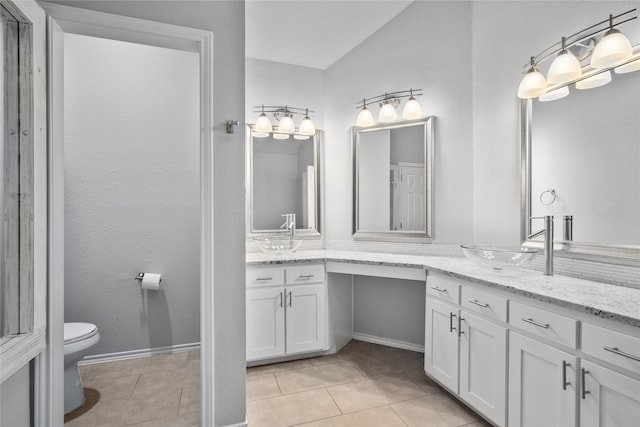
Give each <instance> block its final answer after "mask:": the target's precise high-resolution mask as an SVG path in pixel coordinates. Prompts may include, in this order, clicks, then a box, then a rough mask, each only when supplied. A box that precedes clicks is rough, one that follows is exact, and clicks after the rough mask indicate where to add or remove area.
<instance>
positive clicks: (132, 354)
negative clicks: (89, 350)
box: [78, 342, 240, 425]
mask: <svg viewBox="0 0 640 427" xmlns="http://www.w3.org/2000/svg"><path fill="white" fill-rule="evenodd" d="M198 349H200V343H199V342H194V343H189V344H177V345H170V346H166V347H155V348H144V349H140V350H130V351H121V352H118V353H106V354H94V355H92V356H87V357H85V358H84V359H82V360H81V361H80V362H78V365H91V364H93V363H102V362H113V361H114V360H124V359H135V358H139V357H148V356H156V355H158V354H167V353H181V352H183V351H192V350H198ZM239 425H240V424H239Z"/></svg>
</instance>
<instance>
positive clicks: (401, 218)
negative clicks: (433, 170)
mask: <svg viewBox="0 0 640 427" xmlns="http://www.w3.org/2000/svg"><path fill="white" fill-rule="evenodd" d="M391 171H392V174H391V175H392V177H393V181H392V183H391V206H392V212H391V229H392V230H402V231H423V230H425V229H426V212H425V206H426V202H425V193H426V182H425V171H424V165H422V164H417V163H416V164H411V163H400V164H398V165H391Z"/></svg>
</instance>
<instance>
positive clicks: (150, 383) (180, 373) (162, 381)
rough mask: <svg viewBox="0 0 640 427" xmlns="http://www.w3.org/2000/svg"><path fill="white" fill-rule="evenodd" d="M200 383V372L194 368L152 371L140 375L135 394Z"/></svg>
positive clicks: (195, 385) (180, 387) (192, 385)
mask: <svg viewBox="0 0 640 427" xmlns="http://www.w3.org/2000/svg"><path fill="white" fill-rule="evenodd" d="M199 385H200V372H199V371H195V370H193V369H188V368H182V369H171V370H162V371H150V372H145V373H143V374H141V375H140V380H139V381H138V383H137V384H136V387H135V389H134V390H133V394H149V393H157V392H159V391H168V390H174V389H178V390H179V389H182V387H197V386H199Z"/></svg>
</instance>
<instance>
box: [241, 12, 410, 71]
mask: <svg viewBox="0 0 640 427" xmlns="http://www.w3.org/2000/svg"><path fill="white" fill-rule="evenodd" d="M411 3H413V0H411V1H408V0H295V1H292V0H247V1H246V3H245V37H246V38H245V56H246V57H247V58H254V59H262V60H265V61H274V62H282V63H285V64H292V65H299V66H303V67H310V68H317V69H320V70H325V69H327V68H328V67H330V66H331V65H332V64H334V63H335V62H336V61H337V60H338V59H340V58H342V57H343V56H344V55H345V54H346V53H348V52H349V51H351V50H352V49H353V48H355V47H356V46H357V45H359V44H360V43H362V42H363V41H365V40H366V39H367V38H369V36H371V35H372V34H373V33H375V32H376V31H377V30H378V29H380V28H381V27H383V26H384V25H385V24H386V23H387V22H389V21H390V20H392V19H393V18H394V17H395V16H396V15H398V14H399V13H400V12H401V11H402V10H404V9H405V8H406V7H407V6H409V5H410V4H411Z"/></svg>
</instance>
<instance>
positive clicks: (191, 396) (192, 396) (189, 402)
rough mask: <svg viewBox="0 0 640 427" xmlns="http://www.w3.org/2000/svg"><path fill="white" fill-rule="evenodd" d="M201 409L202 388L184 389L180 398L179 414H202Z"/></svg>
mask: <svg viewBox="0 0 640 427" xmlns="http://www.w3.org/2000/svg"><path fill="white" fill-rule="evenodd" d="M200 408H201V397H200V387H199V386H198V387H184V388H183V389H182V396H181V397H180V410H179V412H178V414H179V415H185V414H189V413H193V412H197V413H200Z"/></svg>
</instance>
